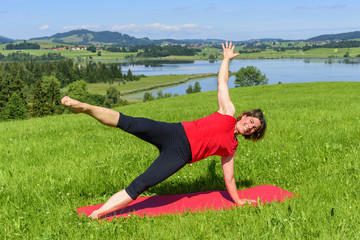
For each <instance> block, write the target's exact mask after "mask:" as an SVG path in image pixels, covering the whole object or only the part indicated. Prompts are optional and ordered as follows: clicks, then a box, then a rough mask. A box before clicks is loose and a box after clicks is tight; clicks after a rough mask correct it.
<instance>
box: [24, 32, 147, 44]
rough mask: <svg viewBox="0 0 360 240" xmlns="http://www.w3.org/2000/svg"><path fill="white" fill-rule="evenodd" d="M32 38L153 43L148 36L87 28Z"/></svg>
mask: <svg viewBox="0 0 360 240" xmlns="http://www.w3.org/2000/svg"><path fill="white" fill-rule="evenodd" d="M30 40H31V41H51V42H55V43H70V44H94V45H96V44H108V45H121V46H133V45H145V44H153V42H152V41H151V40H150V39H148V38H135V37H131V36H129V35H127V34H122V33H119V32H110V31H102V32H93V31H89V30H86V29H81V30H73V31H70V32H66V33H57V34H55V35H53V36H50V37H40V38H31V39H30Z"/></svg>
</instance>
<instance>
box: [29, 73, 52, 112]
mask: <svg viewBox="0 0 360 240" xmlns="http://www.w3.org/2000/svg"><path fill="white" fill-rule="evenodd" d="M47 105H48V104H47V101H46V93H45V91H44V90H43V87H42V83H41V80H37V81H36V84H35V87H34V90H33V95H32V98H31V115H32V116H34V117H42V116H45V115H49V114H50V109H49V107H48V106H47Z"/></svg>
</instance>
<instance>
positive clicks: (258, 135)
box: [236, 109, 266, 141]
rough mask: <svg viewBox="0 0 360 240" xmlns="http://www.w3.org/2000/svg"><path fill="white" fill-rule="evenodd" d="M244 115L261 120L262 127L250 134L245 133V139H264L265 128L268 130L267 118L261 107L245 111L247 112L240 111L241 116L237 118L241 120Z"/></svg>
mask: <svg viewBox="0 0 360 240" xmlns="http://www.w3.org/2000/svg"><path fill="white" fill-rule="evenodd" d="M243 116H248V117H256V118H257V119H259V120H260V128H259V129H258V130H257V131H256V132H254V133H252V134H250V135H244V137H245V139H248V140H252V141H257V140H260V139H262V138H263V137H264V134H265V130H266V120H265V117H264V114H263V112H262V111H261V110H260V109H254V110H251V111H245V112H242V113H240V114H239V116H238V117H237V118H236V120H237V121H240V119H241V118H242V117H243Z"/></svg>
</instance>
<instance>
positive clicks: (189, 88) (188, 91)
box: [186, 84, 193, 94]
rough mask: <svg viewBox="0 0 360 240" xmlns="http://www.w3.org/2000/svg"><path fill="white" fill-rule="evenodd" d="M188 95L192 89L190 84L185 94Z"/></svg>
mask: <svg viewBox="0 0 360 240" xmlns="http://www.w3.org/2000/svg"><path fill="white" fill-rule="evenodd" d="M190 93H193V87H192V86H191V84H190V85H189V86H188V88H187V89H186V94H190Z"/></svg>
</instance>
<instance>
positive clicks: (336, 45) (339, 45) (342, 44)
mask: <svg viewBox="0 0 360 240" xmlns="http://www.w3.org/2000/svg"><path fill="white" fill-rule="evenodd" d="M355 47H360V41H340V42H331V43H327V44H322V45H311V46H309V45H307V46H305V47H303V48H302V49H303V50H304V51H306V50H310V49H313V48H355Z"/></svg>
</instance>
